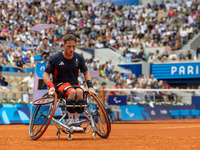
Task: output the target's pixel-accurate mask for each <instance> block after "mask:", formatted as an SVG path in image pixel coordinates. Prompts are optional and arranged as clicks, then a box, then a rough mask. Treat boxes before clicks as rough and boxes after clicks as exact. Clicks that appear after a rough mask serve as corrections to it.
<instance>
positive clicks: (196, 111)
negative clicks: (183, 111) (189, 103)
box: [191, 110, 200, 118]
mask: <svg viewBox="0 0 200 150" xmlns="http://www.w3.org/2000/svg"><path fill="white" fill-rule="evenodd" d="M194 116H197V118H199V116H200V110H191V118H193V117H194Z"/></svg>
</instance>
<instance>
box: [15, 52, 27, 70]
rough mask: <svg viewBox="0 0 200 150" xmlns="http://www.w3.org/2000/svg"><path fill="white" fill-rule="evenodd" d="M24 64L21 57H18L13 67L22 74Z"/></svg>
mask: <svg viewBox="0 0 200 150" xmlns="http://www.w3.org/2000/svg"><path fill="white" fill-rule="evenodd" d="M24 64H25V63H24V62H23V61H22V57H21V56H20V57H18V58H17V61H16V62H15V66H16V67H17V68H18V72H24V69H23V65H24Z"/></svg>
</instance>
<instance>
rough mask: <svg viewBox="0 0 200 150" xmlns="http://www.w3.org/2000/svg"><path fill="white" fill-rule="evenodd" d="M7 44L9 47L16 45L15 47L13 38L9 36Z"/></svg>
mask: <svg viewBox="0 0 200 150" xmlns="http://www.w3.org/2000/svg"><path fill="white" fill-rule="evenodd" d="M7 46H8V47H10V48H11V47H14V48H16V47H15V44H14V43H13V39H12V38H10V42H9V43H8V44H7Z"/></svg>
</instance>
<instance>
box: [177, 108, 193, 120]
mask: <svg viewBox="0 0 200 150" xmlns="http://www.w3.org/2000/svg"><path fill="white" fill-rule="evenodd" d="M184 118H187V119H190V118H191V110H180V119H184Z"/></svg>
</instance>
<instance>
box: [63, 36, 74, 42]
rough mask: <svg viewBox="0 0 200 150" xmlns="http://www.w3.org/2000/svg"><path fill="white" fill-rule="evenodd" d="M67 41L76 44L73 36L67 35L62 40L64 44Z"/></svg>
mask: <svg viewBox="0 0 200 150" xmlns="http://www.w3.org/2000/svg"><path fill="white" fill-rule="evenodd" d="M67 41H75V42H76V37H75V36H74V35H73V34H67V35H66V36H65V37H64V39H63V42H64V44H65V43H66V42H67Z"/></svg>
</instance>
